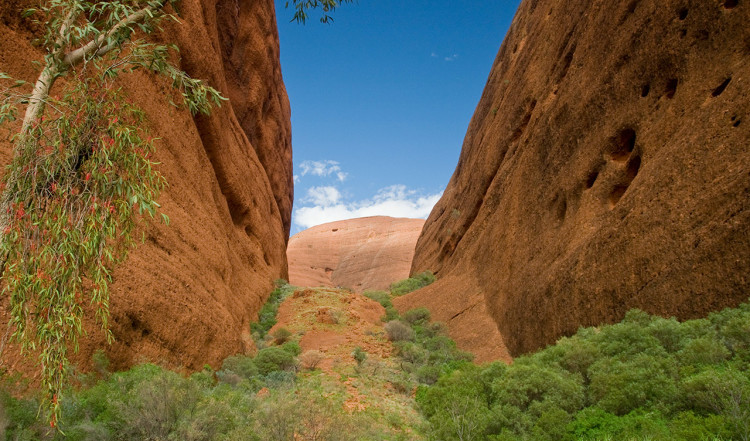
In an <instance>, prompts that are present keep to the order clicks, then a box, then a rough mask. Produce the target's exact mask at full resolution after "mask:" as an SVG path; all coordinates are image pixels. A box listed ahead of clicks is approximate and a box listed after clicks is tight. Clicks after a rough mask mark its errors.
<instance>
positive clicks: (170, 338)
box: [0, 0, 293, 372]
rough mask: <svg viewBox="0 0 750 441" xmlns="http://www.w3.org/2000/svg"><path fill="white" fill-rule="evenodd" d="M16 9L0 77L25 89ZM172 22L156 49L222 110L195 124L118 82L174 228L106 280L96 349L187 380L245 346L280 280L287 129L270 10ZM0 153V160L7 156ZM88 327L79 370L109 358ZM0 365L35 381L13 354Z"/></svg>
mask: <svg viewBox="0 0 750 441" xmlns="http://www.w3.org/2000/svg"><path fill="white" fill-rule="evenodd" d="M22 3H23V2H21V1H10V2H5V1H4V2H3V5H2V6H1V7H0V17H1V18H2V22H0V35H2V36H3V38H2V43H0V70H4V71H7V72H9V73H11V74H13V75H15V76H17V77H21V78H24V79H27V80H34V79H35V72H34V70H33V69H32V65H31V63H30V62H31V60H32V59H40V58H41V57H40V54H39V53H37V52H36V50H35V49H34V48H32V47H31V45H30V43H29V41H30V40H31V39H32V38H33V32H32V30H31V29H30V28H29V26H28V25H27V24H24V23H21V22H19V21H18V19H17V18H16V17H17V16H18V15H17V14H18V8H19V7H20V5H21V4H22ZM180 14H181V22H180V23H179V24H168V25H167V29H166V30H165V32H163V33H162V36H161V37H160V38H162V39H163V40H165V41H169V42H173V43H176V44H177V45H178V46H179V47H180V50H181V59H180V65H181V67H182V68H183V69H184V70H185V71H186V72H188V73H189V74H190V75H191V76H193V77H195V78H200V79H204V80H205V81H207V82H208V83H209V84H211V85H212V86H214V87H216V88H217V89H219V90H220V91H221V92H222V93H223V94H224V96H226V97H228V98H229V101H228V102H227V103H225V104H223V105H222V107H221V108H218V109H215V111H214V112H213V114H212V115H211V116H210V117H198V118H195V119H194V118H192V117H191V116H190V114H189V113H188V112H187V111H185V110H180V109H175V108H173V107H171V106H170V105H169V104H168V103H167V100H166V98H164V96H163V95H164V93H165V91H166V90H167V89H168V86H167V85H165V83H164V82H163V81H161V80H158V79H156V78H154V77H151V76H148V75H146V74H139V75H137V76H130V77H128V78H123V82H122V83H123V86H124V87H125V89H126V90H127V92H128V93H129V95H130V96H131V97H132V98H133V99H134V100H135V102H136V103H137V104H139V105H140V106H142V107H143V108H144V109H145V110H146V111H147V113H148V115H149V120H150V125H151V129H152V133H153V134H154V135H155V136H158V137H161V138H162V140H161V142H160V145H159V146H158V153H157V160H158V161H160V162H161V163H162V166H161V168H160V170H161V172H162V173H163V174H164V175H165V177H166V178H167V181H168V182H169V187H168V188H167V189H165V191H164V192H163V193H162V195H161V197H160V199H159V203H160V204H161V205H162V207H163V208H162V211H163V213H165V214H167V215H168V216H169V218H170V220H171V222H170V225H169V226H166V225H163V224H160V223H151V224H149V225H148V227H147V230H146V242H145V243H144V244H141V245H140V246H139V247H138V248H137V249H136V250H135V251H134V252H133V253H131V255H130V257H129V259H128V260H127V262H126V263H125V264H124V265H122V266H120V267H119V268H117V270H116V271H115V274H114V283H113V285H112V295H111V308H112V320H111V325H112V331H113V332H114V336H115V343H114V344H113V345H112V346H111V347H108V348H107V352H108V355H109V356H110V358H111V359H112V361H113V366H114V367H115V368H122V367H125V366H128V365H131V364H133V363H136V362H139V361H142V360H150V361H156V362H161V363H166V364H167V365H171V366H185V367H187V368H188V369H197V368H200V367H202V366H203V365H204V364H205V363H210V364H213V365H214V366H216V365H217V363H219V362H220V361H221V360H222V359H223V358H224V357H226V356H228V355H230V354H233V353H237V352H242V351H244V350H246V349H248V348H250V347H251V346H252V342H251V339H250V336H249V322H250V320H251V319H255V318H256V313H257V311H258V310H259V308H260V306H261V305H262V303H263V302H264V300H265V298H266V297H267V295H268V293H269V292H270V290H271V289H272V282H273V280H274V279H276V278H279V277H286V275H287V262H286V254H285V248H286V241H287V238H288V233H289V226H290V216H291V205H292V192H293V189H292V173H291V171H292V163H291V158H292V151H291V123H290V110H289V100H288V98H287V95H286V90H285V88H284V83H283V81H282V77H281V69H280V64H279V40H278V34H277V30H276V17H275V10H274V3H273V1H271V0H182V2H181V4H180ZM1 146H2V154H3V157H2V159H3V161H7V160H8V158H9V156H8V155H9V145H8V144H7V143H3V144H2V145H1ZM6 318H7V317H2V318H0V321H4V322H6V321H7V320H6ZM89 328H90V329H92V330H93V331H92V332H90V333H89V336H88V338H87V339H86V341H85V342H84V344H83V345H82V348H81V353H80V356H79V360H82V361H83V362H84V363H85V361H86V360H88V359H90V356H91V353H92V352H93V351H94V350H95V349H96V348H97V347H103V348H105V347H106V345H105V344H104V342H103V339H102V336H101V332H98V331H96V327H95V326H89ZM6 352H7V351H6ZM11 352H12V351H11ZM5 362H6V363H7V364H9V365H11V367H12V368H16V369H20V370H26V371H30V372H34V368H29V366H28V363H29V361H28V360H26V361H24V360H22V359H20V358H19V357H18V356H17V354H13V353H10V354H7V355H6V356H5Z"/></svg>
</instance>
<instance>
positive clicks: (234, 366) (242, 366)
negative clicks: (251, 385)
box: [221, 355, 259, 380]
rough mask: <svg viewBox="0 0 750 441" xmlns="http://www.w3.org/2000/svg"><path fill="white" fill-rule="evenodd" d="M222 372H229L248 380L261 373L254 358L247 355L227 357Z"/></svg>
mask: <svg viewBox="0 0 750 441" xmlns="http://www.w3.org/2000/svg"><path fill="white" fill-rule="evenodd" d="M221 370H222V371H224V372H227V371H228V372H232V373H235V374H237V375H238V376H240V377H241V378H244V379H247V380H249V379H250V378H252V377H254V376H256V375H258V373H259V372H258V367H257V366H256V365H255V362H254V361H253V358H252V357H248V356H245V355H233V356H231V357H227V358H226V359H225V360H224V363H223V364H222V365H221Z"/></svg>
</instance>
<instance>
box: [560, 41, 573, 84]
mask: <svg viewBox="0 0 750 441" xmlns="http://www.w3.org/2000/svg"><path fill="white" fill-rule="evenodd" d="M575 52H576V45H573V47H572V48H571V49H570V50H569V51H568V53H567V54H565V58H563V62H562V68H561V69H560V74H559V75H558V76H557V82H558V83H559V82H561V81H562V80H563V79H564V78H565V77H566V76H567V75H568V70H569V69H570V65H571V64H572V63H573V56H574V55H575Z"/></svg>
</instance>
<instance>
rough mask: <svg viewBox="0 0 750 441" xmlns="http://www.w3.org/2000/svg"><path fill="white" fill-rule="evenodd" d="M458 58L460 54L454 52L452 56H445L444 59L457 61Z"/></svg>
mask: <svg viewBox="0 0 750 441" xmlns="http://www.w3.org/2000/svg"><path fill="white" fill-rule="evenodd" d="M456 58H458V54H453V55H451V56H450V57H445V58H444V60H445V61H455V60H456Z"/></svg>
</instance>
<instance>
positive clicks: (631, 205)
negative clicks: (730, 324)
mask: <svg viewBox="0 0 750 441" xmlns="http://www.w3.org/2000/svg"><path fill="white" fill-rule="evenodd" d="M748 23H750V2H747V1H744V0H739V1H737V0H710V1H706V0H695V1H692V0H662V1H653V0H616V1H609V2H602V1H598V0H571V1H565V2H559V1H552V0H524V1H523V2H522V3H521V6H520V8H519V10H518V12H517V14H516V17H515V20H514V22H513V24H512V25H511V27H510V31H509V33H508V35H507V37H506V39H505V41H504V42H503V44H502V46H501V48H500V52H499V54H498V56H497V58H496V60H495V63H494V65H493V67H492V71H491V73H490V76H489V79H488V81H487V85H486V89H485V91H484V94H483V96H482V99H481V101H480V102H479V105H478V106H477V109H476V113H475V115H474V117H473V119H472V121H471V124H470V126H469V129H468V133H467V135H466V139H465V141H464V145H463V150H462V153H461V156H460V159H459V163H458V166H457V168H456V170H455V173H454V174H453V177H452V178H451V180H450V183H449V185H448V187H447V189H446V190H445V193H444V195H443V197H442V199H441V200H440V202H439V203H438V204H437V205H436V207H435V208H434V210H433V211H432V214H431V215H430V217H429V218H428V220H427V223H426V225H425V228H424V231H423V233H422V235H421V236H420V238H419V241H418V243H417V248H416V254H415V257H414V263H413V266H412V273H418V272H421V271H423V270H426V269H430V270H433V271H435V272H436V273H437V275H438V278H439V280H438V282H436V283H435V284H434V285H432V286H430V287H428V288H426V289H423V290H421V291H418V292H417V293H415V294H413V295H410V296H407V297H406V298H402V299H400V300H399V301H398V302H397V304H398V305H399V306H400V307H401V308H408V307H412V306H416V305H426V306H428V307H429V308H431V309H432V310H433V315H434V316H436V317H438V318H439V319H442V320H446V321H448V324H449V326H450V327H451V329H452V333H453V335H454V337H456V338H457V339H458V340H459V341H462V342H463V343H462V345H463V347H464V348H466V349H470V350H472V351H474V352H475V353H477V354H483V353H484V352H485V351H486V348H487V347H488V338H486V336H487V335H490V334H488V333H476V335H468V334H466V333H467V332H469V331H470V330H471V329H472V328H471V326H470V325H468V324H466V322H480V321H481V320H482V317H484V316H488V317H490V318H491V319H492V322H493V323H494V325H495V327H496V330H498V331H499V333H495V334H493V335H494V336H495V337H494V340H492V342H490V344H489V346H491V347H494V348H496V349H497V350H496V351H495V352H494V353H495V354H501V352H502V350H501V349H502V344H501V343H502V341H501V340H503V339H504V342H505V343H506V344H507V347H508V349H509V350H510V353H511V354H513V355H516V354H520V353H524V352H527V351H531V350H534V349H537V348H540V347H543V346H544V345H546V344H549V343H552V342H554V341H555V340H556V339H557V338H559V337H560V336H562V335H566V334H571V333H573V332H574V331H576V329H578V327H579V326H587V325H596V324H599V323H603V322H614V321H617V320H620V319H621V318H622V317H623V315H624V314H625V312H626V311H627V310H628V309H630V308H641V309H644V310H646V311H648V312H650V313H656V314H661V315H665V316H677V317H678V318H681V319H687V318H693V317H701V316H705V315H706V314H707V313H708V312H709V311H714V310H717V309H720V308H723V307H727V306H733V305H737V304H738V303H740V302H742V301H745V300H747V299H748V295H749V294H748V293H750V277H749V276H748V274H750V146H749V144H748V143H749V140H750V26H748ZM472 314H473V316H472V318H471V319H468V318H467V317H468V316H471V315H472ZM485 325H486V322H485ZM460 329H463V330H464V331H460ZM462 332H463V333H464V338H463V339H462V337H461V335H462ZM467 335H468V336H467ZM500 335H501V336H502V337H500ZM493 356H499V355H493ZM490 358H491V357H490Z"/></svg>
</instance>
